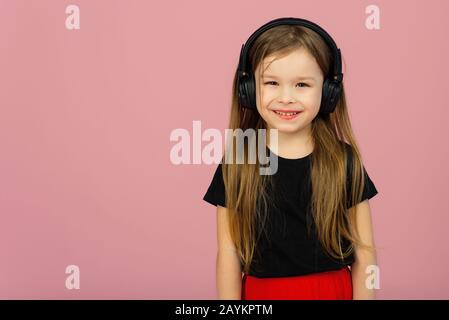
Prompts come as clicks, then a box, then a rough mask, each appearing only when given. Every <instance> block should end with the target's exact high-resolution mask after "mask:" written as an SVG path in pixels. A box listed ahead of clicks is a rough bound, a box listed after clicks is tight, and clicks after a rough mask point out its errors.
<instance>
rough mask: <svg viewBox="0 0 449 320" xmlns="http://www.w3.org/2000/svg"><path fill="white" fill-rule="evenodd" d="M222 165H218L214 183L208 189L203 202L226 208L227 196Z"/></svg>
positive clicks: (213, 179)
mask: <svg viewBox="0 0 449 320" xmlns="http://www.w3.org/2000/svg"><path fill="white" fill-rule="evenodd" d="M221 167H222V166H221V163H219V164H218V165H217V168H216V170H215V173H214V176H213V178H212V181H211V183H210V185H209V188H208V189H207V192H206V194H205V195H204V197H203V200H204V201H206V202H208V203H210V204H213V205H215V206H216V205H220V206H222V207H225V206H226V202H225V200H226V195H225V186H224V180H223V173H222V168H221Z"/></svg>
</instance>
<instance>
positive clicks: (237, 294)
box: [216, 206, 242, 300]
mask: <svg viewBox="0 0 449 320" xmlns="http://www.w3.org/2000/svg"><path fill="white" fill-rule="evenodd" d="M228 214H229V211H228V209H226V208H224V207H221V206H217V237H218V252H217V270H216V271H217V293H218V299H227V300H240V299H241V288H242V272H241V268H240V260H239V257H238V255H237V253H236V250H235V246H234V244H233V243H232V241H231V236H230V233H229V223H228V221H229V220H228Z"/></svg>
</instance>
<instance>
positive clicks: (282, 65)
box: [254, 47, 323, 133]
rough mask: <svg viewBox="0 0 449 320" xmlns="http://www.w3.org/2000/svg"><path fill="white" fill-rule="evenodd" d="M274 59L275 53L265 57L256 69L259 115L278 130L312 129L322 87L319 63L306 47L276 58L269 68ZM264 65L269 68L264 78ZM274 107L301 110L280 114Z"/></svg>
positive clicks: (285, 131)
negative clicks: (292, 113) (294, 113)
mask: <svg viewBox="0 0 449 320" xmlns="http://www.w3.org/2000/svg"><path fill="white" fill-rule="evenodd" d="M273 58H274V56H270V57H266V58H265V60H264V61H263V63H260V64H259V66H258V67H257V68H256V70H255V75H254V77H255V80H256V100H257V110H258V111H259V114H260V115H261V117H262V118H263V119H264V120H265V122H266V123H267V127H268V129H272V128H274V129H278V130H279V133H281V132H283V133H296V132H299V131H301V130H303V129H310V124H311V122H312V120H313V119H314V118H315V117H316V115H317V114H318V111H319V108H320V103H321V93H322V87H323V75H322V72H321V69H320V67H319V66H318V63H317V62H316V60H315V58H314V57H313V56H312V55H311V54H310V53H309V52H308V51H307V50H306V49H304V48H303V47H301V48H299V49H298V50H295V51H293V52H292V53H290V54H289V55H287V56H285V57H283V58H280V59H278V60H276V61H273V62H272V63H271V64H270V65H269V67H268V68H267V65H268V64H269V62H270V61H271V60H273ZM262 64H263V67H262ZM261 68H263V69H265V68H267V69H266V70H265V75H264V76H263V78H261V76H262V71H263V69H261ZM301 77H304V78H301ZM306 77H307V78H306ZM308 77H310V78H308ZM259 91H260V92H259ZM259 93H260V96H261V97H260V98H259ZM274 110H284V111H285V110H288V111H300V113H299V114H297V115H293V116H289V115H279V114H278V113H276V112H275V111H274Z"/></svg>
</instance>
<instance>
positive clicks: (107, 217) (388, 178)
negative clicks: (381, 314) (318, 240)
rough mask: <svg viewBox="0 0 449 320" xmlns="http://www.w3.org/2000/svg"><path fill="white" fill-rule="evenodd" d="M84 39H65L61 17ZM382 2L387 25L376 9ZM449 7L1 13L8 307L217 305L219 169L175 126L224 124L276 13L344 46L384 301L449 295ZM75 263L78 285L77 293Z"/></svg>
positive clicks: (355, 2) (316, 4)
mask: <svg viewBox="0 0 449 320" xmlns="http://www.w3.org/2000/svg"><path fill="white" fill-rule="evenodd" d="M69 4H76V5H78V6H79V7H80V10H81V29H80V30H67V29H66V28H65V19H66V14H65V8H66V6H67V5H69ZM371 4H376V5H378V6H379V7H380V23H381V29H380V30H368V29H367V28H366V27H365V24H364V23H365V18H366V14H365V7H367V6H368V5H371ZM448 12H449V2H448V1H445V0H440V1H437V0H429V1H425V2H422V1H417V0H416V1H411V0H409V1H385V0H384V1H379V0H378V1H361V0H346V1H319V0H315V1H298V0H294V1H285V0H284V1H283V0H279V1H277V2H276V3H273V1H259V0H258V1H222V2H218V1H165V2H158V3H157V5H155V2H154V1H136V0H134V1H124V0H122V1H112V0H107V1H106V0H104V1H99V0H88V1H87V0H83V1H82V0H76V1H60V0H53V1H50V0H40V1H24V0H21V1H18V0H9V1H5V0H1V1H0V88H1V89H0V152H1V154H0V221H1V222H0V298H3V299H16V298H24V299H34V298H43V299H49V298H60V299H79V298H85V299H92V298H111V299H115V298H124V299H131V298H139V299H214V298H215V297H216V296H215V255H216V213H215V208H214V207H212V206H211V205H209V204H208V203H206V202H204V201H203V200H202V196H203V195H204V193H205V191H206V189H207V187H208V185H209V183H210V179H211V178H212V174H213V172H214V170H215V165H206V164H201V165H194V164H191V165H180V166H176V165H173V164H172V163H171V161H170V158H169V154H170V149H171V147H172V146H173V145H174V142H171V141H170V140H169V136H170V132H171V131H172V130H174V129H176V128H185V129H187V130H189V132H192V121H193V120H200V121H201V122H202V129H203V130H205V129H206V128H217V129H219V130H220V131H221V132H222V133H223V132H224V131H223V130H224V129H225V128H226V126H227V121H228V112H229V104H230V92H231V81H232V76H233V73H234V71H235V67H236V64H237V59H238V54H239V53H240V48H241V45H242V43H243V42H244V41H246V39H247V38H248V37H249V35H250V34H251V33H252V32H253V31H254V30H255V29H256V28H258V27H259V26H260V25H262V24H263V23H265V22H267V21H269V20H271V19H274V18H278V17H282V16H296V17H302V18H306V19H310V20H312V21H314V22H316V23H318V24H320V25H321V26H323V27H324V28H325V29H326V30H328V31H329V33H330V34H331V35H332V36H333V37H334V39H335V40H336V42H337V44H338V46H339V47H340V48H341V50H342V54H343V58H344V70H343V71H344V73H345V85H346V89H347V96H348V100H349V108H350V113H351V118H352V121H353V126H354V129H355V133H356V135H357V137H358V141H359V143H360V145H361V148H362V155H363V157H364V161H365V166H366V168H367V170H368V172H369V174H370V176H371V178H372V179H373V181H374V182H375V184H376V187H377V189H378V191H379V194H378V195H377V196H376V197H375V198H373V199H372V200H371V201H370V203H371V208H372V212H373V220H374V228H375V239H376V244H377V245H378V247H379V253H378V261H379V265H380V271H381V277H380V281H381V290H379V292H378V297H379V298H380V299H418V298H422V299H431V298H433V299H443V298H444V299H448V298H449V275H448V271H447V270H449V247H448V240H447V239H448V231H447V228H448V223H449V202H448V201H447V199H448V195H447V192H448V178H449V170H448V169H447V163H448V162H449V148H448V145H449V144H448V138H449V130H448V125H447V123H446V119H448V117H449V108H448V107H449V106H448V102H447V94H448V92H449V84H448V78H447V73H448V71H449V68H448V67H449V63H448V62H447V57H448V56H449V45H448V41H447V32H448V27H449V22H448V20H447V17H446V15H447V13H448ZM71 264H75V265H78V266H79V267H80V276H81V278H80V279H81V282H80V284H81V288H80V289H79V290H68V289H66V287H65V279H66V277H67V276H68V275H66V274H65V268H66V266H68V265H71Z"/></svg>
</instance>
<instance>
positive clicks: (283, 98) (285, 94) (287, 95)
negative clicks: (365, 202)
mask: <svg viewBox="0 0 449 320" xmlns="http://www.w3.org/2000/svg"><path fill="white" fill-rule="evenodd" d="M278 101H279V102H280V103H291V102H295V99H294V97H293V95H292V94H291V92H290V89H289V88H288V87H284V88H283V89H282V90H281V92H280V94H279V98H278Z"/></svg>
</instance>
